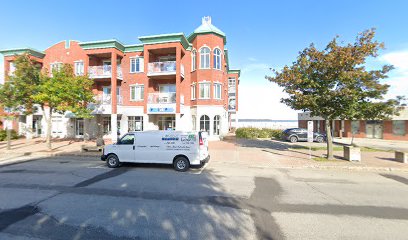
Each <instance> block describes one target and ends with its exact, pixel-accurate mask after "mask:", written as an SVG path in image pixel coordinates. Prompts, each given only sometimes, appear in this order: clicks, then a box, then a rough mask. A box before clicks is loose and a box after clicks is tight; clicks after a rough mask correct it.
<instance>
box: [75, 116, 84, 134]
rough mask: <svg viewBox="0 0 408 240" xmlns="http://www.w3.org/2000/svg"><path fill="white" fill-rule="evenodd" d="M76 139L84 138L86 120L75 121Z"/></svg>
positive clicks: (78, 119)
mask: <svg viewBox="0 0 408 240" xmlns="http://www.w3.org/2000/svg"><path fill="white" fill-rule="evenodd" d="M75 137H77V138H82V137H84V119H82V118H77V119H75Z"/></svg>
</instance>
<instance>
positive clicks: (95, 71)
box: [88, 65, 123, 79]
mask: <svg viewBox="0 0 408 240" xmlns="http://www.w3.org/2000/svg"><path fill="white" fill-rule="evenodd" d="M88 75H89V78H93V79H98V78H111V77H112V66H111V65H105V66H89V67H88ZM116 75H117V78H118V79H123V77H122V67H121V66H118V67H117V72H116Z"/></svg>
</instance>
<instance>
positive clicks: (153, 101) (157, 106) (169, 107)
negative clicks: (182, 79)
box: [147, 92, 176, 114]
mask: <svg viewBox="0 0 408 240" xmlns="http://www.w3.org/2000/svg"><path fill="white" fill-rule="evenodd" d="M147 113H149V114H166V113H176V93H175V92H168V93H150V94H149V96H148V99H147Z"/></svg>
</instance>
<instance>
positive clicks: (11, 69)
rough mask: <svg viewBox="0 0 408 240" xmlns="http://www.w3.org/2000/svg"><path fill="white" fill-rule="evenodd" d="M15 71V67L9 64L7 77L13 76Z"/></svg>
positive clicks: (11, 63)
mask: <svg viewBox="0 0 408 240" xmlns="http://www.w3.org/2000/svg"><path fill="white" fill-rule="evenodd" d="M15 71H16V65H15V64H14V63H13V62H10V68H9V75H10V76H13V75H14V72H15Z"/></svg>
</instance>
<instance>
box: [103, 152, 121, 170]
mask: <svg viewBox="0 0 408 240" xmlns="http://www.w3.org/2000/svg"><path fill="white" fill-rule="evenodd" d="M106 165H108V167H110V168H116V167H119V165H120V162H119V158H118V157H117V156H116V155H113V154H112V155H109V156H108V158H107V159H106Z"/></svg>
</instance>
